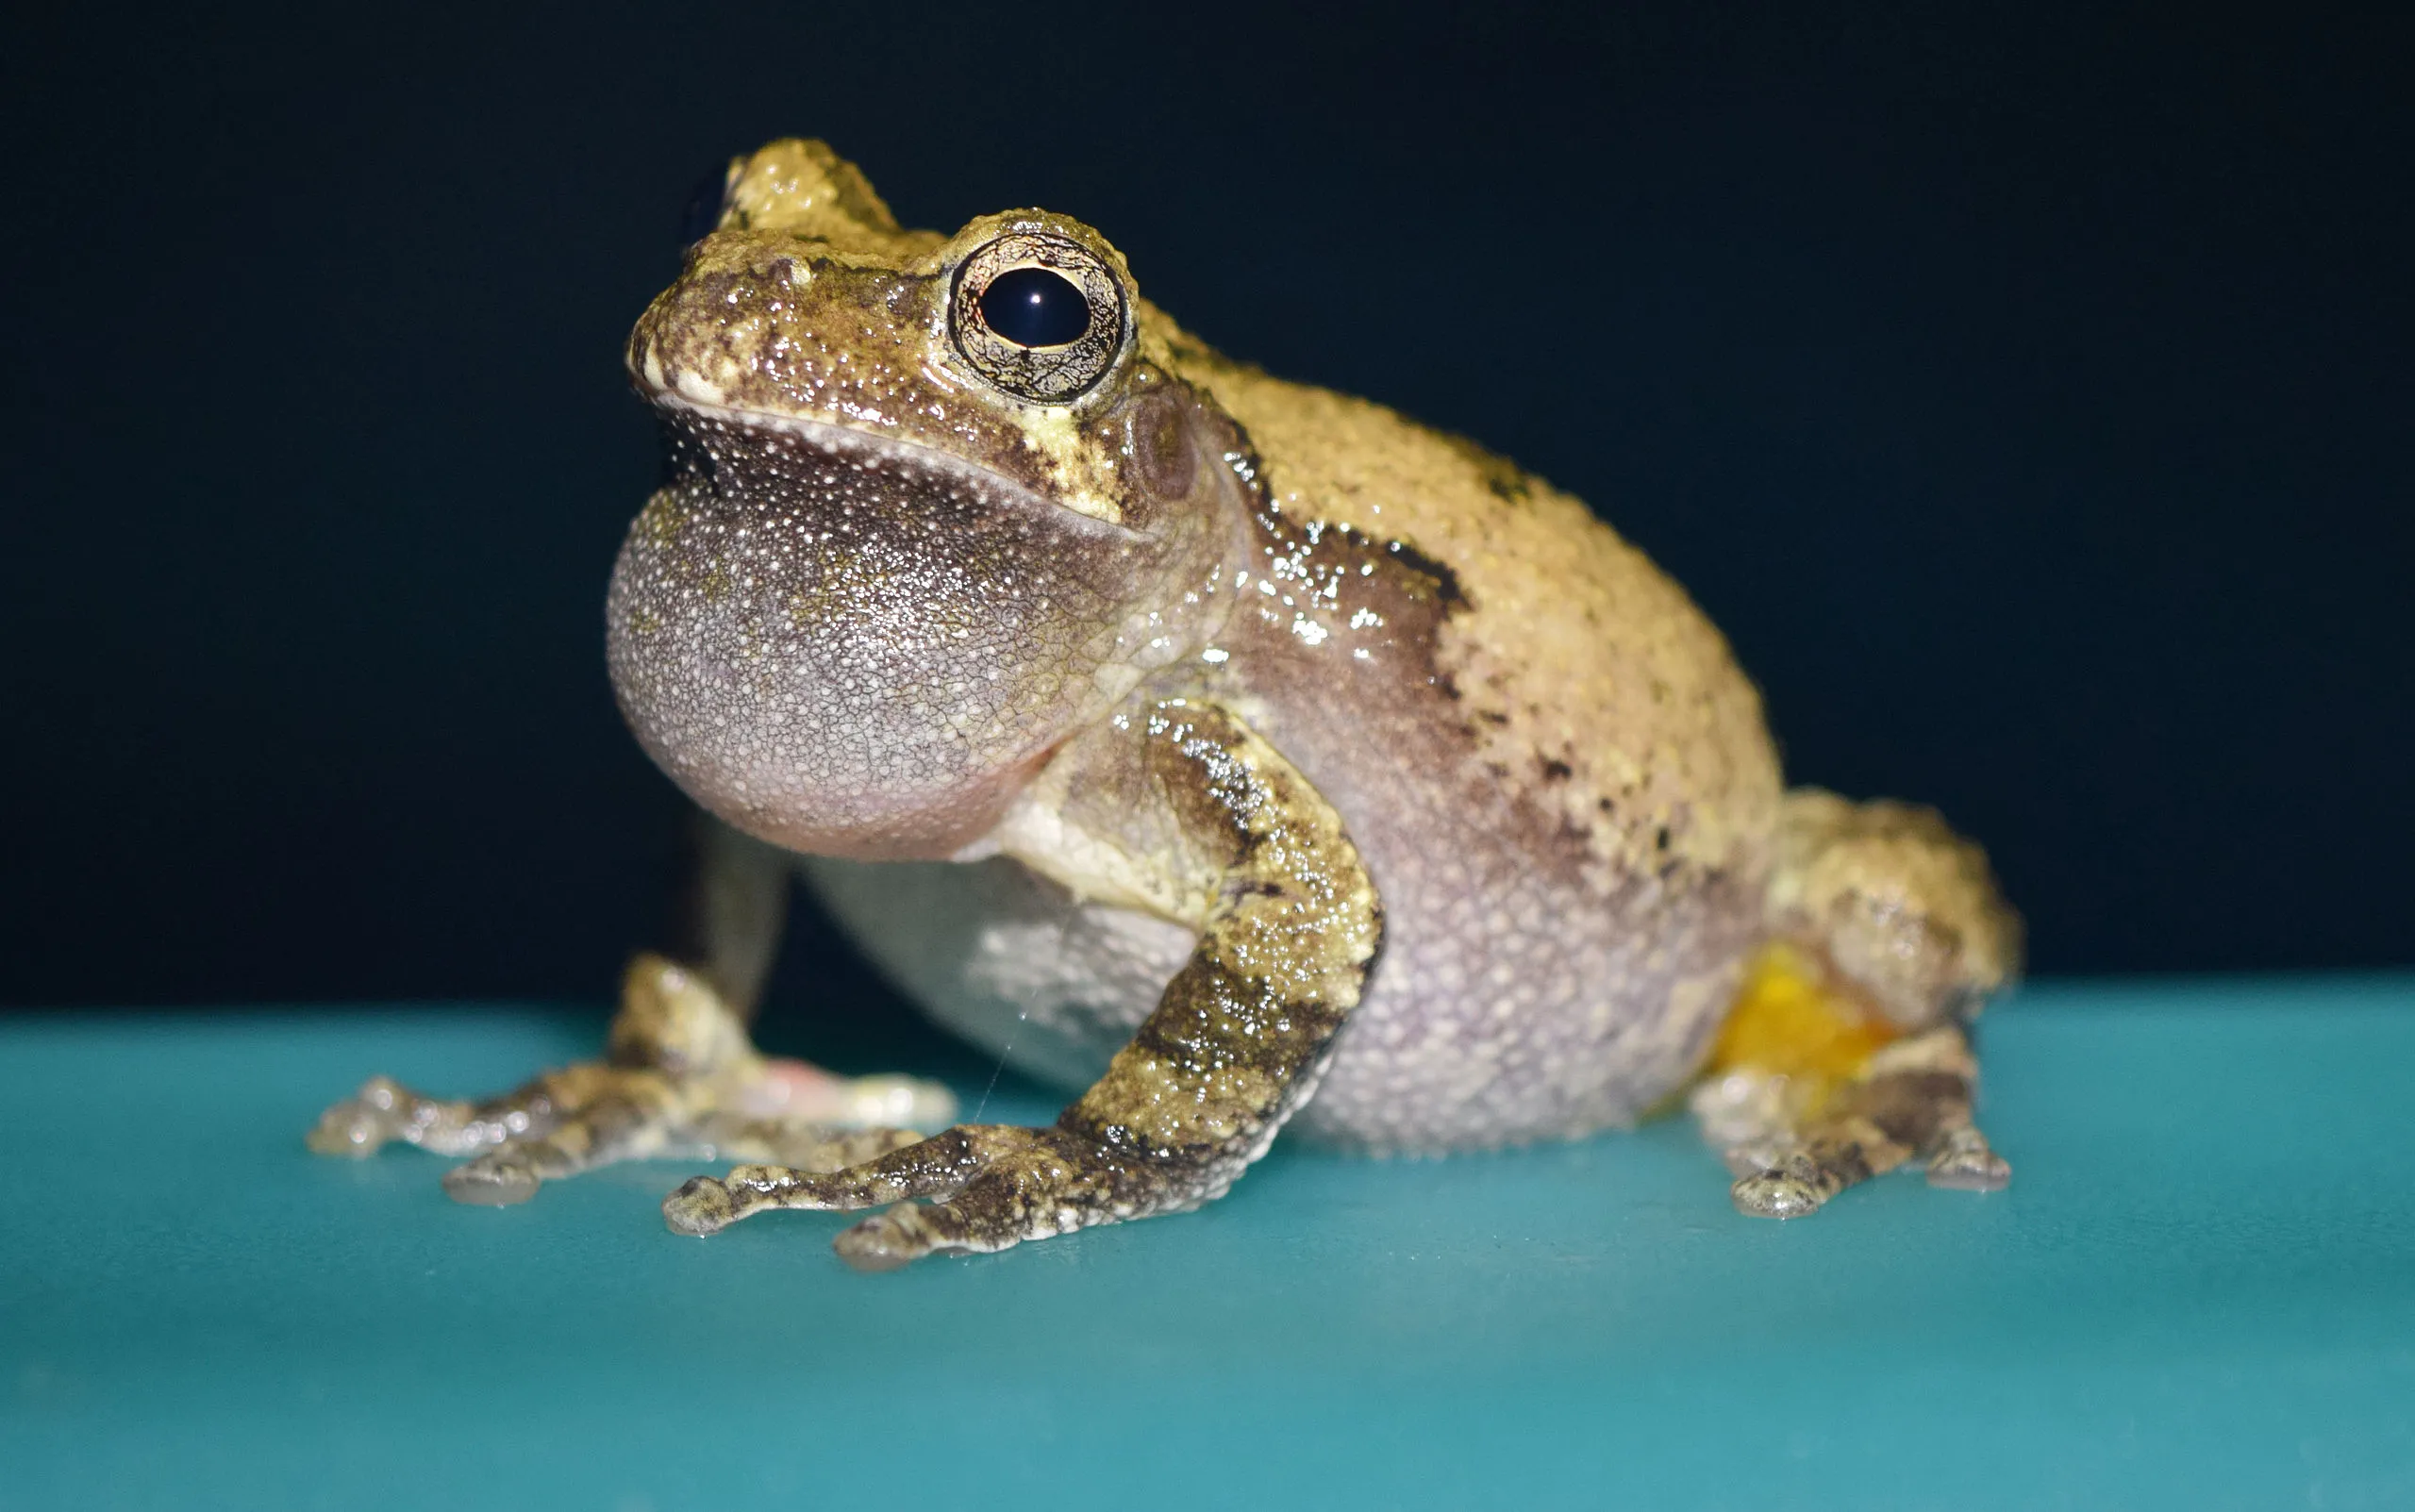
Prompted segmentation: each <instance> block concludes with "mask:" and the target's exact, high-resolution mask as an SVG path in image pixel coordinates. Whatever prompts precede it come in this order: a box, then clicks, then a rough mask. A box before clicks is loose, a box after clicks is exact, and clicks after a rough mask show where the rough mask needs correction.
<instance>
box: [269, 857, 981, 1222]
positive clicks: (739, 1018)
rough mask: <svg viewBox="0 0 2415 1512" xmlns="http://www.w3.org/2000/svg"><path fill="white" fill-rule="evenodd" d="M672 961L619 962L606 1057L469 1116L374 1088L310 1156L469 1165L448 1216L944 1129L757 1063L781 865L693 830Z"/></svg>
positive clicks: (871, 1082)
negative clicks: (581, 1188) (594, 1180)
mask: <svg viewBox="0 0 2415 1512" xmlns="http://www.w3.org/2000/svg"><path fill="white" fill-rule="evenodd" d="M695 863H696V864H695V866H694V868H693V871H692V872H691V885H690V889H689V891H688V894H687V896H686V898H685V899H684V900H683V908H682V915H681V918H680V920H679V922H678V923H677V924H676V925H675V929H674V931H673V937H674V939H673V949H674V951H675V954H676V955H677V957H678V958H676V959H675V958H673V956H672V955H657V954H653V953H644V954H641V955H638V956H637V957H636V958H635V959H634V960H632V961H631V962H630V965H629V970H628V972H627V974H626V976H625V979H624V982H623V987H622V996H621V1011H620V1013H619V1015H618V1016H617V1017H615V1018H614V1019H613V1021H612V1027H611V1031H610V1035H609V1038H608V1042H607V1045H606V1050H605V1055H604V1058H603V1059H601V1060H597V1061H589V1062H584V1063H581V1064H579V1065H575V1066H571V1067H567V1068H565V1069H563V1070H559V1071H552V1072H545V1073H543V1074H542V1075H540V1076H537V1077H535V1078H533V1079H531V1080H529V1081H528V1082H526V1083H525V1084H523V1085H522V1086H520V1087H519V1088H515V1089H513V1090H512V1091H509V1092H507V1093H505V1094H504V1095H502V1096H500V1097H496V1098H491V1099H488V1100H485V1101H481V1102H470V1101H450V1100H445V1099H439V1098H431V1097H427V1096H425V1095H423V1094H421V1093H418V1092H414V1091H412V1090H411V1089H410V1088H407V1087H404V1086H402V1085H401V1084H399V1083H397V1082H395V1081H393V1080H391V1078H388V1077H383V1076H379V1077H373V1078H372V1079H371V1080H370V1081H369V1082H368V1083H366V1084H365V1085H363V1086H362V1088H360V1090H359V1091H358V1093H357V1094H355V1095H354V1096H353V1097H351V1098H348V1099H346V1100H345V1101H343V1102H341V1103H339V1104H337V1105H335V1106H333V1107H331V1108H329V1109H327V1111H326V1112H325V1114H323V1115H322V1116H321V1117H320V1120H319V1122H318V1126H317V1127H316V1128H314V1129H312V1130H311V1132H310V1135H309V1138H308V1143H309V1146H310V1148H311V1149H313V1150H315V1151H317V1152H319V1153H320V1154H323V1155H370V1154H373V1153H374V1152H375V1151H376V1150H377V1149H378V1148H379V1147H380V1146H382V1145H384V1144H386V1143H388V1142H390V1141H400V1142H403V1143H408V1144H414V1145H417V1146H419V1147H420V1148H422V1149H424V1150H427V1151H430V1152H432V1153H434V1154H438V1155H453V1156H468V1157H470V1158H469V1159H468V1160H466V1162H465V1163H464V1164H462V1165H459V1166H457V1167H455V1168H454V1169H453V1170H451V1171H447V1172H446V1173H445V1176H444V1188H445V1190H446V1191H447V1192H449V1193H450V1194H451V1195H452V1196H453V1197H454V1198H455V1200H457V1201H459V1202H464V1203H471V1204H475V1205H484V1206H497V1205H507V1204H511V1203H518V1202H525V1201H526V1200H527V1199H528V1198H529V1197H532V1196H534V1195H535V1194H536V1191H537V1188H539V1187H540V1186H541V1185H542V1184H543V1183H544V1182H547V1181H553V1180H558V1179H560V1178H562V1177H565V1176H572V1175H576V1174H577V1173H579V1172H580V1171H589V1170H592V1169H593V1168H595V1167H597V1166H603V1165H609V1164H611V1163H613V1162H615V1161H620V1160H632V1159H643V1158H645V1157H647V1156H651V1155H672V1154H693V1153H697V1152H703V1153H705V1154H706V1155H715V1154H724V1153H725V1154H729V1155H736V1156H738V1157H740V1158H750V1159H778V1160H782V1161H784V1162H786V1163H788V1164H791V1165H794V1166H798V1167H801V1168H804V1169H808V1170H811V1169H833V1168H836V1167H839V1166H842V1165H847V1164H850V1163H853V1162H855V1161H858V1160H861V1159H865V1158H869V1157H871V1156H874V1155H879V1154H881V1153H883V1152H884V1151H887V1150H890V1149H893V1148H895V1147H896V1146H897V1145H899V1144H901V1143H905V1142H909V1141H911V1140H912V1139H914V1138H919V1136H917V1135H915V1134H913V1133H912V1132H911V1131H910V1130H908V1129H905V1128H900V1127H897V1126H896V1125H901V1124H908V1123H915V1122H925V1123H933V1124H935V1123H942V1122H946V1120H947V1119H948V1118H949V1117H950V1116H952V1114H953V1112H954V1100H953V1099H952V1098H950V1097H949V1096H948V1094H947V1091H946V1089H945V1088H939V1087H936V1086H932V1085H930V1084H927V1083H921V1082H913V1081H908V1079H906V1078H903V1077H862V1078H854V1079H850V1078H843V1077H838V1076H833V1075H831V1074H830V1073H829V1072H823V1071H820V1070H818V1069H816V1068H814V1067H810V1066H807V1065H805V1064H803V1063H802V1062H796V1061H785V1060H773V1059H767V1058H765V1057H764V1056H762V1055H758V1054H757V1053H756V1051H755V1048H754V1044H753V1042H752V1041H751V1040H750V1039H749V1038H748V1036H747V1031H746V1020H747V1018H748V1016H749V1015H750V1014H751V1012H752V1009H753V1007H754V1004H755V1001H756V999H757V997H758V995H759V993H760V990H761V988H762V983H763V978H764V976H765V975H766V974H767V972H768V971H769V968H770V965H771V960H772V955H773V951H774V948H775V947H776V944H777V941H778V935H779V924H780V921H781V916H782V913H783V910H784V908H785V905H786V900H787V889H788V862H787V859H786V857H785V856H782V855H780V853H778V852H775V851H773V850H772V849H771V848H769V847H767V846H762V845H759V844H758V843H756V842H755V841H752V840H748V839H744V838H743V837H741V836H739V835H738V834H737V833H736V832H734V831H731V830H728V829H726V828H724V827H723V826H721V825H719V824H717V823H707V824H704V825H702V826H700V828H699V831H698V845H697V854H696V857H695Z"/></svg>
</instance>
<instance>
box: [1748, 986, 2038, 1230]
mask: <svg viewBox="0 0 2415 1512" xmlns="http://www.w3.org/2000/svg"><path fill="white" fill-rule="evenodd" d="M1741 1074H1749V1073H1741ZM1977 1075H1978V1065H1977V1062H1976V1061H1974V1059H1973V1058H1972V1056H1971V1052H1970V1048H1969V1046H1968V1045H1967V1044H1966V1043H1965V1042H1964V1040H1963V1038H1962V1035H1961V1031H1959V1030H1958V1029H1956V1028H1953V1027H1950V1026H1948V1027H1941V1028H1938V1029H1933V1030H1931V1031H1929V1032H1928V1033H1926V1034H1923V1035H1916V1036H1913V1037H1911V1038H1905V1039H1899V1040H1897V1041H1895V1042H1894V1043H1892V1044H1890V1045H1889V1046H1888V1047H1887V1048H1886V1049H1884V1050H1881V1051H1879V1052H1878V1053H1877V1054H1876V1055H1873V1056H1872V1057H1871V1059H1870V1061H1869V1063H1868V1065H1867V1066H1866V1067H1865V1068H1864V1069H1863V1071H1862V1072H1861V1073H1860V1074H1859V1075H1858V1076H1857V1077H1856V1078H1855V1079H1854V1080H1852V1081H1850V1082H1848V1083H1846V1084H1845V1085H1843V1086H1841V1087H1838V1088H1833V1089H1831V1090H1829V1091H1828V1092H1827V1093H1826V1094H1825V1097H1824V1105H1823V1106H1821V1108H1820V1109H1819V1110H1818V1111H1817V1112H1816V1113H1813V1114H1811V1115H1810V1116H1809V1117H1807V1118H1806V1119H1804V1120H1803V1121H1802V1122H1800V1123H1799V1124H1797V1125H1796V1126H1794V1127H1793V1128H1791V1129H1790V1130H1786V1131H1784V1132H1780V1133H1775V1134H1770V1135H1763V1136H1761V1137H1759V1138H1754V1139H1749V1140H1747V1141H1746V1142H1743V1143H1740V1144H1737V1145H1731V1146H1730V1147H1729V1148H1728V1150H1727V1152H1726V1158H1727V1168H1728V1170H1729V1171H1730V1172H1731V1173H1732V1174H1734V1175H1735V1177H1736V1178H1737V1179H1736V1183H1735V1185H1734V1186H1733V1187H1731V1188H1728V1195H1729V1197H1730V1199H1731V1200H1732V1201H1733V1202H1734V1203H1735V1205H1736V1210H1737V1211H1738V1212H1740V1213H1742V1214H1744V1215H1745V1216H1747V1217H1749V1218H1780V1219H1784V1218H1802V1217H1805V1216H1807V1215H1808V1214H1811V1213H1814V1212H1817V1211H1818V1210H1819V1208H1820V1206H1821V1205H1823V1204H1824V1203H1825V1202H1826V1201H1827V1200H1828V1199H1829V1198H1831V1197H1834V1196H1835V1195H1836V1194H1837V1193H1839V1192H1840V1191H1842V1190H1844V1188H1847V1187H1851V1186H1856V1185H1857V1184H1859V1183H1861V1182H1865V1181H1868V1180H1869V1179H1870V1178H1872V1177H1873V1176H1879V1175H1884V1174H1886V1173H1887V1172H1888V1171H1893V1170H1895V1169H1897V1168H1898V1167H1900V1166H1902V1165H1903V1164H1905V1163H1906V1162H1907V1161H1909V1160H1912V1159H1915V1158H1921V1159H1925V1161H1926V1162H1927V1167H1928V1181H1929V1185H1930V1186H1932V1187H1943V1188H1955V1189H1957V1190H1963V1191H1995V1190H1998V1189H2000V1188H2003V1187H2004V1186H2005V1185H2006V1184H2007V1183H2008V1182H2009V1181H2010V1180H2011V1179H2012V1167H2011V1166H2010V1165H2008V1164H2007V1162H2006V1161H2005V1158H2004V1157H2003V1156H2002V1155H1997V1154H1996V1153H1995V1151H1994V1150H1993V1149H1991V1148H1990V1146H1989V1144H1988V1138H1987V1136H1986V1135H1984V1134H1982V1133H1980V1132H1979V1129H1978V1126H1977V1125H1976V1124H1974V1123H1973V1122H1971V1095H1972V1088H1973V1086H1974V1083H1975V1082H1976V1080H1977ZM1730 1090H1731V1093H1732V1088H1731V1089H1730Z"/></svg>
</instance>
